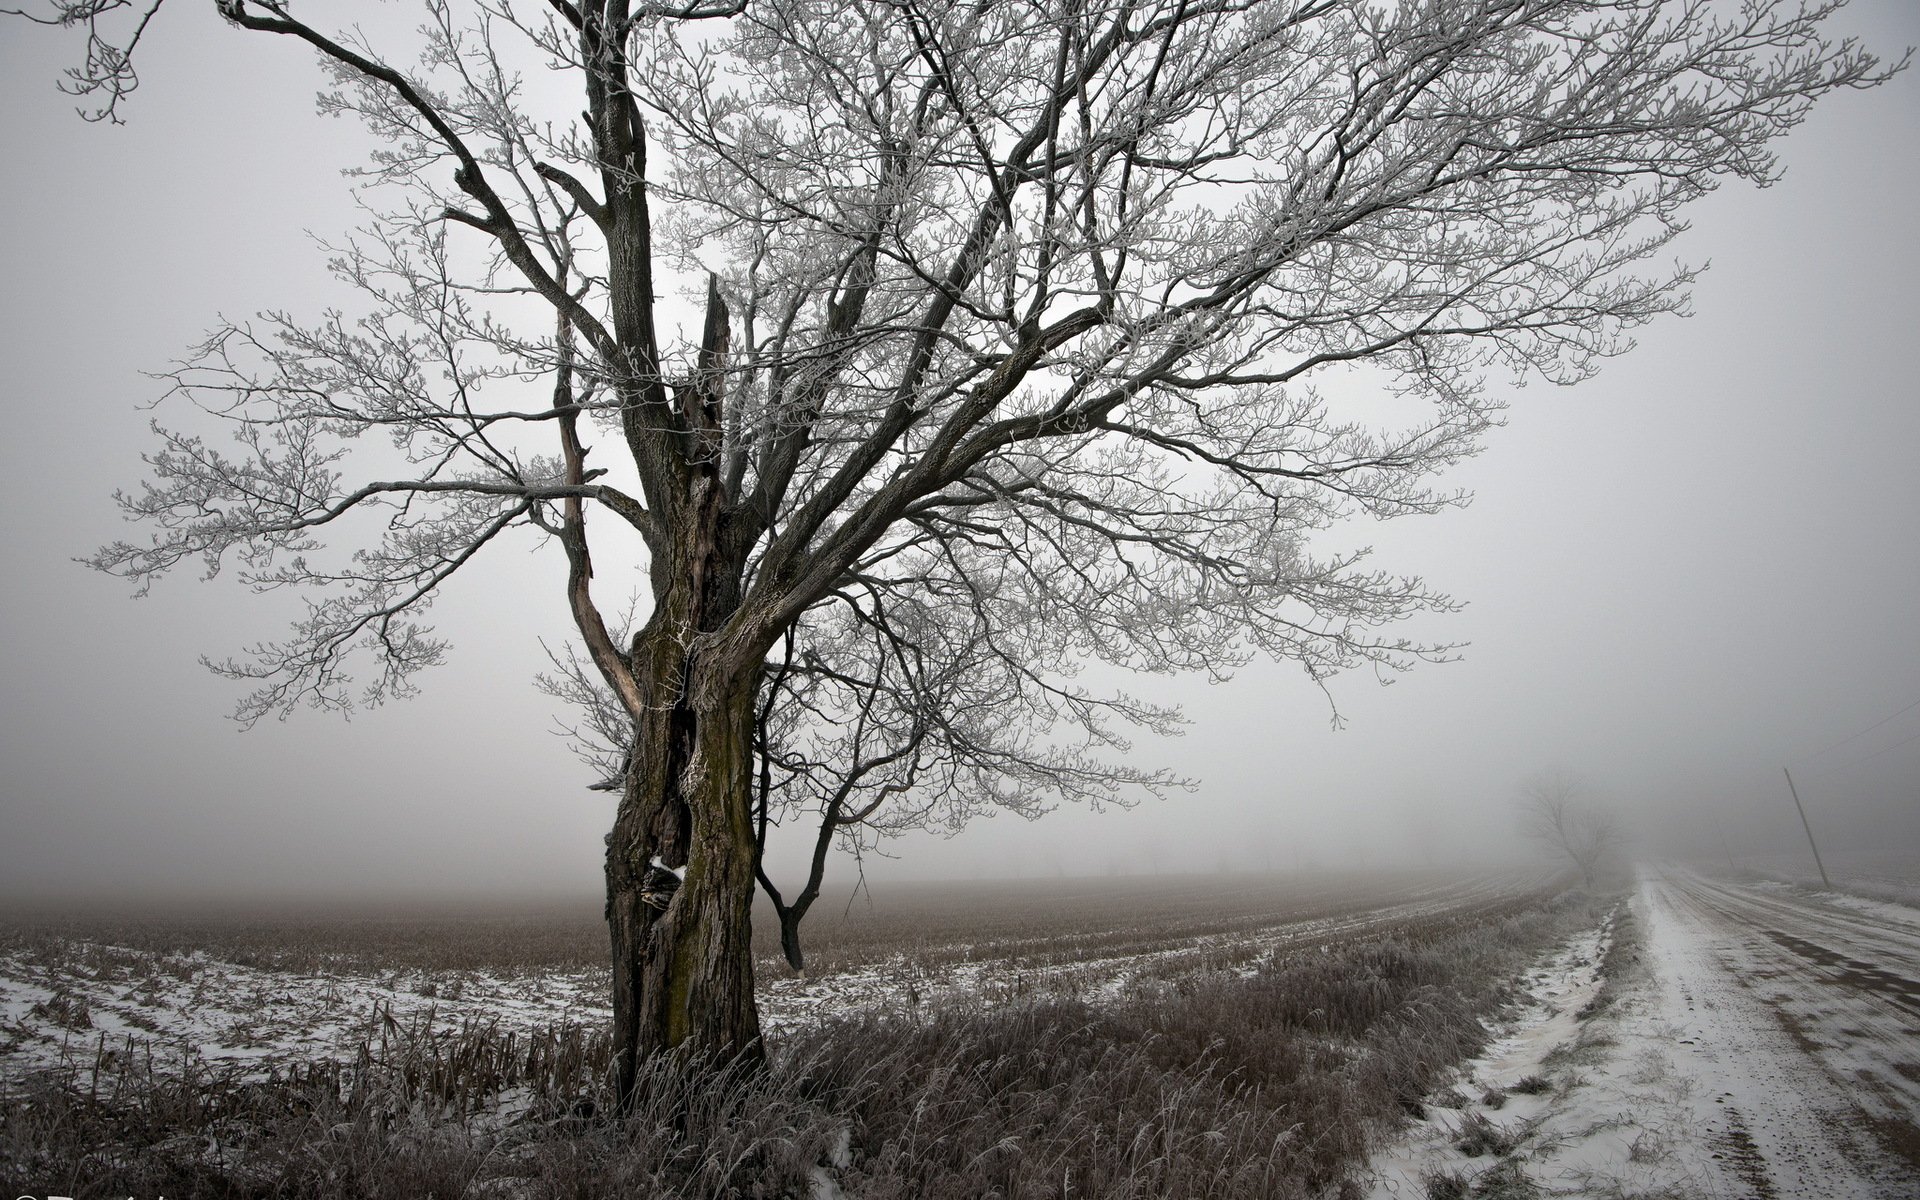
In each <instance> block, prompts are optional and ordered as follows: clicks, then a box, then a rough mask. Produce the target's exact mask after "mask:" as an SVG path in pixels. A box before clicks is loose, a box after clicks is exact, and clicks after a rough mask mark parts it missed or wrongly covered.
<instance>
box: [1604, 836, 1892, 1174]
mask: <svg viewBox="0 0 1920 1200" xmlns="http://www.w3.org/2000/svg"><path fill="white" fill-rule="evenodd" d="M1641 901H1642V911H1643V913H1644V914H1645V919H1646V921H1647V924H1648V930H1647V935H1648V936H1647V953H1648V956H1649V958H1650V960H1651V962H1650V966H1651V967H1652V968H1653V971H1654V973H1655V975H1656V977H1657V979H1658V981H1659V984H1660V1002H1661V1007H1662V1014H1661V1015H1662V1016H1664V1018H1665V1019H1666V1020H1667V1021H1668V1022H1670V1024H1671V1026H1672V1027H1673V1029H1674V1030H1675V1031H1676V1032H1677V1033H1678V1036H1677V1037H1676V1038H1675V1039H1674V1044H1673V1046H1672V1047H1671V1052H1672V1054H1673V1057H1674V1067H1675V1070H1676V1071H1677V1073H1679V1074H1680V1075H1682V1076H1683V1077H1686V1078H1689V1079H1691V1080H1692V1081H1693V1083H1694V1087H1693V1088H1692V1091H1691V1096H1690V1099H1691V1101H1692V1103H1691V1105H1690V1107H1691V1108H1692V1109H1693V1114H1692V1115H1693V1116H1694V1117H1695V1118H1696V1119H1697V1120H1698V1121H1699V1122H1700V1124H1699V1125H1698V1126H1697V1127H1696V1132H1697V1134H1704V1135H1705V1137H1704V1140H1705V1141H1706V1143H1707V1144H1709V1145H1710V1146H1711V1147H1712V1155H1713V1161H1714V1162H1715V1163H1717V1164H1718V1165H1720V1166H1721V1167H1722V1168H1723V1169H1726V1170H1729V1171H1730V1172H1731V1173H1732V1175H1733V1176H1734V1177H1735V1181H1736V1182H1737V1183H1738V1184H1739V1185H1741V1186H1740V1187H1739V1191H1741V1192H1744V1193H1746V1194H1749V1195H1756V1196H1761V1197H1789V1196H1807V1197H1823V1198H1824V1197H1843V1196H1857V1197H1883V1196H1889V1197H1890V1196H1912V1195H1920V982H1916V979H1920V913H1915V912H1914V910H1912V909H1906V908H1902V907H1900V906H1897V905H1888V904H1880V903H1876V902H1873V901H1859V900H1854V899H1852V898H1850V897H1845V896H1835V895H1832V894H1812V895H1810V894H1807V893H1803V892H1798V891H1795V890H1792V889H1787V888H1769V887H1766V886H1764V885H1759V886H1743V885H1735V884H1729V883H1724V882H1721V881H1717V880H1712V879H1707V878H1704V877H1702V876H1698V875H1693V874H1688V873H1681V872H1674V871H1669V872H1667V873H1665V874H1656V875H1650V876H1649V877H1648V878H1647V879H1646V880H1644V881H1643V883H1642V893H1641Z"/></svg>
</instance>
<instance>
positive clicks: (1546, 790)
mask: <svg viewBox="0 0 1920 1200" xmlns="http://www.w3.org/2000/svg"><path fill="white" fill-rule="evenodd" d="M1584 791H1585V789H1584V788H1583V787H1582V785H1581V784H1580V782H1579V781H1578V780H1576V779H1574V778H1573V777H1572V776H1570V775H1567V774H1565V773H1563V772H1560V771H1545V772H1542V773H1541V774H1539V775H1535V776H1534V777H1533V778H1531V779H1529V780H1527V782H1526V783H1524V784H1522V785H1521V788H1520V795H1521V809H1522V818H1521V819H1522V825H1521V830H1522V832H1524V833H1525V834H1526V835H1527V836H1528V837H1529V838H1532V839H1533V840H1534V841H1537V842H1539V843H1541V844H1542V845H1544V846H1546V847H1548V848H1549V849H1550V850H1552V851H1553V852H1554V853H1555V854H1557V855H1562V856H1564V857H1565V858H1566V859H1567V860H1568V861H1570V862H1571V863H1573V865H1574V866H1576V867H1578V868H1579V869H1580V878H1581V880H1582V882H1584V883H1585V884H1586V886H1587V889H1588V890H1589V891H1591V890H1592V889H1593V883H1594V873H1595V872H1596V871H1597V870H1598V869H1599V866H1600V864H1601V862H1602V861H1603V860H1605V859H1606V858H1607V856H1608V855H1610V854H1612V853H1614V852H1615V851H1617V850H1618V849H1619V848H1620V846H1621V843H1622V841H1623V840H1624V835H1623V833H1622V831H1621V828H1620V821H1619V818H1617V817H1615V816H1614V815H1613V813H1612V812H1610V811H1608V810H1607V809H1604V808H1598V807H1595V806H1594V805H1593V804H1592V803H1591V802H1589V801H1587V800H1585V799H1583V798H1582V794H1583V792H1584Z"/></svg>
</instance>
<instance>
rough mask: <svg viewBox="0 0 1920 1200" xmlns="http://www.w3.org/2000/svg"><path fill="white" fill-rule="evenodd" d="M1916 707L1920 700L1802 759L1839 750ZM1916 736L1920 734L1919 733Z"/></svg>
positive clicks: (1805, 761) (1810, 759) (1862, 760)
mask: <svg viewBox="0 0 1920 1200" xmlns="http://www.w3.org/2000/svg"><path fill="white" fill-rule="evenodd" d="M1916 708H1920V700H1915V701H1914V702H1913V703H1912V704H1909V705H1907V706H1906V707H1905V708H1903V709H1901V710H1900V711H1899V712H1896V713H1893V714H1891V715H1890V716H1886V717H1883V718H1881V719H1880V720H1878V721H1876V722H1874V723H1873V724H1872V725H1869V726H1867V727H1866V728H1865V729H1862V730H1861V731H1860V732H1859V733H1851V734H1848V735H1847V736H1846V737H1843V738H1841V739H1840V740H1839V741H1837V742H1835V743H1834V744H1833V745H1831V746H1828V747H1827V748H1826V749H1825V750H1815V751H1814V752H1813V753H1812V754H1809V755H1807V756H1806V757H1805V758H1803V759H1801V760H1800V761H1801V762H1802V763H1803V764H1804V763H1809V762H1812V761H1813V760H1814V759H1816V758H1819V757H1820V756H1821V755H1822V754H1825V753H1827V752H1828V751H1830V750H1838V749H1839V748H1840V747H1842V746H1844V745H1846V744H1847V743H1848V742H1852V741H1857V740H1859V739H1860V738H1863V737H1865V736H1866V735H1868V734H1869V733H1872V732H1873V731H1874V730H1876V729H1878V728H1880V727H1881V726H1882V725H1885V724H1886V723H1887V722H1888V721H1891V720H1893V718H1894V717H1898V716H1901V715H1903V714H1906V713H1910V712H1912V711H1913V710H1914V709H1916ZM1915 736H1920V734H1917V735H1915ZM1912 740H1913V739H1912V738H1908V739H1907V741H1909V742H1910V741H1912ZM1906 744H1907V743H1906V742H1901V743H1900V745H1902V746H1904V745H1906ZM1887 749H1888V750H1891V749H1893V747H1892V746H1888V747H1887ZM1875 753H1880V752H1879V751H1875ZM1868 757H1869V758H1870V757H1872V755H1869V756H1868ZM1859 761H1861V762H1865V761H1866V759H1861V760H1859ZM1835 769H1836V770H1837V769H1838V768H1835Z"/></svg>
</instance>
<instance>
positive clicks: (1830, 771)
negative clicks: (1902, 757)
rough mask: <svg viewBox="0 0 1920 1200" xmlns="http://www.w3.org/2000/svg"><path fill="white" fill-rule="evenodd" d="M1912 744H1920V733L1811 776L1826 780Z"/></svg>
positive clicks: (1882, 723) (1909, 706)
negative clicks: (1828, 777) (1890, 751)
mask: <svg viewBox="0 0 1920 1200" xmlns="http://www.w3.org/2000/svg"><path fill="white" fill-rule="evenodd" d="M1915 704H1920V701H1915V702H1914V704H1909V705H1908V706H1907V708H1912V707H1914V705H1915ZM1904 711H1906V710H1905V709H1902V710H1901V712H1904ZM1893 715H1894V716H1896V717H1897V716H1899V715H1900V713H1895V714H1893ZM1890 719H1891V718H1889V720H1890ZM1880 724H1881V725H1884V724H1886V722H1885V721H1882V722H1881V723H1880ZM1879 727H1880V726H1879V725H1876V726H1874V728H1875V729H1878V728H1879ZM1861 732H1862V733H1871V732H1872V730H1861ZM1856 736H1857V735H1856ZM1849 740H1852V739H1849ZM1910 742H1920V733H1916V734H1913V735H1911V736H1910V737H1904V738H1901V739H1900V740H1899V741H1897V742H1895V743H1894V744H1893V745H1891V746H1882V747H1880V748H1879V749H1878V750H1875V751H1874V752H1873V753H1871V754H1863V755H1861V756H1860V757H1859V758H1856V759H1854V760H1853V761H1852V762H1843V763H1841V764H1840V765H1838V766H1834V767H1827V768H1825V769H1824V770H1820V771H1815V772H1814V773H1813V775H1812V776H1811V778H1814V779H1825V778H1826V777H1827V776H1829V775H1831V774H1833V773H1834V772H1835V771H1844V770H1846V769H1847V768H1848V767H1857V766H1859V765H1860V764H1861V763H1863V762H1866V761H1867V760H1868V759H1873V758H1879V757H1880V756H1881V755H1882V754H1885V753H1887V752H1888V751H1889V750H1898V749H1899V748H1900V747H1902V746H1905V745H1907V744H1908V743H1910Z"/></svg>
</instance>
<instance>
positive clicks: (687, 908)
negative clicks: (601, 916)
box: [607, 626, 763, 1105]
mask: <svg viewBox="0 0 1920 1200" xmlns="http://www.w3.org/2000/svg"><path fill="white" fill-rule="evenodd" d="M649 629H650V632H649V633H648V634H643V635H642V637H641V644H642V645H646V646H647V650H648V651H650V652H649V653H645V654H644V655H636V662H635V666H636V668H640V667H642V665H643V663H644V666H645V668H646V670H645V673H644V674H641V673H640V672H639V671H638V670H637V671H636V674H640V677H641V680H642V684H643V687H645V689H646V691H647V692H648V693H649V694H650V696H651V697H654V698H657V699H658V701H659V702H660V703H659V704H658V705H657V706H656V707H655V708H653V709H651V710H650V711H649V713H648V714H647V715H646V717H645V718H643V719H642V721H641V722H639V724H638V726H637V728H636V730H635V740H634V753H633V758H632V761H631V765H630V766H629V769H628V774H627V782H626V790H625V793H624V795H623V798H622V801H621V805H620V811H619V815H618V816H617V817H616V819H615V822H614V827H613V832H612V833H611V834H609V835H608V838H607V924H608V931H609V933H610V935H611V939H612V950H613V1022H614V1024H613V1054H614V1075H615V1084H616V1087H617V1095H618V1096H619V1098H620V1100H621V1103H622V1104H623V1105H624V1104H625V1103H627V1102H628V1101H630V1100H631V1097H632V1089H633V1085H634V1080H635V1079H636V1078H637V1076H638V1072H639V1067H640V1063H641V1062H642V1061H643V1060H644V1059H645V1058H647V1057H648V1056H649V1055H652V1054H656V1053H659V1052H660V1051H663V1050H668V1049H673V1048H676V1047H681V1046H687V1047H690V1048H692V1049H693V1050H695V1051H697V1052H699V1053H702V1054H706V1055H711V1056H713V1057H715V1058H717V1059H738V1058H743V1057H744V1058H747V1059H749V1060H757V1059H760V1058H762V1057H763V1051H762V1048H761V1045H760V1023H759V1015H758V1013H757V1012H756V1010H755V1007H754V1000H753V957H752V941H753V916H752V910H753V892H754V873H753V867H754V836H753V820H752V803H751V802H752V790H751V786H750V785H751V772H752V753H751V750H752V744H753V742H752V739H753V714H754V708H753V701H754V690H755V683H756V680H755V678H754V676H753V673H752V672H751V671H738V672H731V674H735V675H738V676H741V677H739V678H728V675H729V674H730V673H729V672H728V671H727V670H726V669H725V664H724V663H721V662H713V661H711V660H709V661H702V659H701V657H700V655H699V653H698V651H697V650H696V651H695V652H694V653H691V654H689V653H685V652H683V651H681V650H680V648H679V647H677V646H674V645H672V644H671V642H672V639H670V638H666V637H663V636H658V635H654V634H652V633H651V629H652V627H651V626H650V627H649ZM648 643H650V645H648ZM683 680H684V681H685V686H684V687H682V686H681V683H682V681H683ZM655 860H658V861H659V862H660V863H661V864H662V865H664V866H667V867H672V868H675V869H681V868H684V876H683V879H682V882H681V885H680V888H679V890H678V891H677V892H675V893H674V895H673V897H672V899H671V900H670V901H669V902H668V903H667V905H666V908H665V909H664V910H661V909H656V908H654V907H652V906H651V905H649V904H647V903H646V901H645V900H644V899H643V898H642V885H643V882H644V880H645V877H646V873H647V869H648V867H649V866H650V865H651V864H652V863H653V862H654V861H655Z"/></svg>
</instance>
